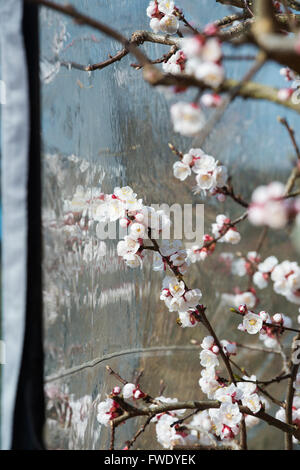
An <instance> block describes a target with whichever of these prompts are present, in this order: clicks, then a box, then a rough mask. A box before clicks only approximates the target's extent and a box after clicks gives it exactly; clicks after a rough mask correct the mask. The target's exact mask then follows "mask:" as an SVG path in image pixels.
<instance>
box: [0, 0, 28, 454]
mask: <svg viewBox="0 0 300 470" xmlns="http://www.w3.org/2000/svg"><path fill="white" fill-rule="evenodd" d="M22 3H23V2H22V1H21V0H9V1H7V0H0V47H1V53H0V55H1V79H2V81H3V82H4V84H5V91H6V100H5V101H6V103H5V104H3V105H2V107H1V138H2V142H1V146H2V169H1V181H2V207H3V211H2V213H3V223H2V230H3V237H2V295H3V300H2V339H3V340H4V341H5V345H6V364H5V365H3V366H1V367H2V391H1V447H2V448H3V449H9V448H10V446H11V438H12V426H13V415H14V404H15V397H16V389H17V384H18V377H19V370H20V363H21V358H22V350H23V339H24V329H25V312H26V264H27V207H26V206H27V201H26V198H27V170H28V168H27V167H28V161H27V157H28V139H29V122H28V119H29V117H28V116H29V112H28V110H29V103H28V90H27V68H26V60H25V51H24V47H23V38H22V13H23V7H22Z"/></svg>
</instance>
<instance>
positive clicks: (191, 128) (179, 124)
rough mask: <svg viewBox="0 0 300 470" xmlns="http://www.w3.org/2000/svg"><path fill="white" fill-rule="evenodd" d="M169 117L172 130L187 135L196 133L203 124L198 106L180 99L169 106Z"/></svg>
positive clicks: (201, 113) (203, 119) (203, 118)
mask: <svg viewBox="0 0 300 470" xmlns="http://www.w3.org/2000/svg"><path fill="white" fill-rule="evenodd" d="M171 118H172V121H173V126H174V131H175V132H179V133H180V134H182V135H184V136H187V137H190V136H193V135H196V134H197V133H198V132H200V131H201V129H202V128H203V126H204V124H205V117H204V115H203V112H202V111H201V109H200V107H199V106H197V105H193V104H190V103H185V102H182V101H179V102H178V103H176V104H173V105H172V106H171Z"/></svg>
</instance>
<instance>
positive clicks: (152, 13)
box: [147, 0, 179, 34]
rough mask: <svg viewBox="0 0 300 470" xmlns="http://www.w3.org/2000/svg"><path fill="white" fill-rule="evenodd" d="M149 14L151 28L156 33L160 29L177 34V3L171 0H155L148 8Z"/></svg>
mask: <svg viewBox="0 0 300 470" xmlns="http://www.w3.org/2000/svg"><path fill="white" fill-rule="evenodd" d="M147 16H148V17H149V18H151V20H150V28H151V29H153V31H154V32H155V33H158V32H159V31H161V32H163V33H167V34H175V33H176V32H177V30H178V27H179V21H178V18H177V16H176V10H175V5H174V2H173V1H170V0H153V1H151V2H150V3H149V6H148V8H147Z"/></svg>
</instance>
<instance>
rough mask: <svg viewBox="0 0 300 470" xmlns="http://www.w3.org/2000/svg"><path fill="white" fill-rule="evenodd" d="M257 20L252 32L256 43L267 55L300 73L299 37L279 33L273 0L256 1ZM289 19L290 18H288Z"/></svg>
mask: <svg viewBox="0 0 300 470" xmlns="http://www.w3.org/2000/svg"><path fill="white" fill-rule="evenodd" d="M255 14H256V21H255V22H254V23H253V25H252V34H253V38H254V40H255V42H256V44H257V45H258V46H259V47H260V49H261V50H263V51H264V52H265V53H266V55H267V57H269V58H270V59H272V60H275V61H276V62H279V63H280V64H282V65H286V66H288V67H290V68H291V69H293V70H295V71H296V72H298V73H300V56H299V54H298V52H297V50H296V41H297V37H296V36H294V37H290V36H283V35H282V34H279V33H278V30H279V28H278V23H277V20H276V15H275V10H274V6H273V1H272V0H256V1H255ZM287 20H288V21H289V18H287Z"/></svg>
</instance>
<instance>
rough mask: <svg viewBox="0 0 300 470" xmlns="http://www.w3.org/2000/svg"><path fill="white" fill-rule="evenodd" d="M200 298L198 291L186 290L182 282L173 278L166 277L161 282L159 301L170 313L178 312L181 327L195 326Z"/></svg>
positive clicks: (200, 294) (200, 293) (199, 291)
mask: <svg viewBox="0 0 300 470" xmlns="http://www.w3.org/2000/svg"><path fill="white" fill-rule="evenodd" d="M201 297H202V292H201V290H200V289H187V288H186V285H185V283H184V281H180V280H178V279H177V278H176V277H175V276H166V277H165V278H164V280H163V285H162V291H161V295H160V299H161V300H163V301H164V302H165V305H166V306H167V308H168V309H169V311H170V312H178V315H179V320H180V323H181V326H182V327H193V326H196V325H197V321H198V320H197V317H198V315H199V312H198V309H197V307H198V305H199V301H200V299H201Z"/></svg>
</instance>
